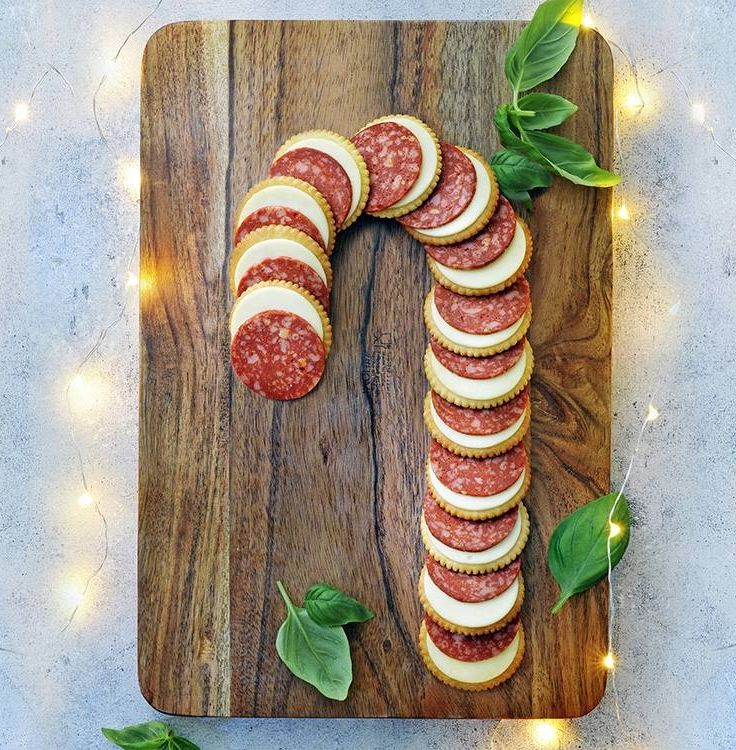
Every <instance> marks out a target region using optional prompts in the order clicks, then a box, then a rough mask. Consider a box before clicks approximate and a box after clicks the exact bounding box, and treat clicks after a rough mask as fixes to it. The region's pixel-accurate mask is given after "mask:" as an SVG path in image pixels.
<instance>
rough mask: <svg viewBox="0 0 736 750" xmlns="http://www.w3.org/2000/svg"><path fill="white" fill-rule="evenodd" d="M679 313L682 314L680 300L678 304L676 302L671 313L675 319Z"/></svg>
mask: <svg viewBox="0 0 736 750" xmlns="http://www.w3.org/2000/svg"><path fill="white" fill-rule="evenodd" d="M679 312H680V301H679V300H678V301H677V302H675V304H674V305H672V307H670V309H669V313H670V315H671V316H672V317H673V318H674V317H675V315H677V314H678V313H679Z"/></svg>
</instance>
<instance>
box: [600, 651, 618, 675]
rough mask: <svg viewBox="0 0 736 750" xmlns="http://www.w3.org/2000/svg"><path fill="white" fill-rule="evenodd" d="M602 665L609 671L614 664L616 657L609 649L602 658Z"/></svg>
mask: <svg viewBox="0 0 736 750" xmlns="http://www.w3.org/2000/svg"><path fill="white" fill-rule="evenodd" d="M602 662H603V666H604V667H605V668H606V669H607V670H608V671H609V672H610V671H611V670H612V669H613V668H614V667H615V666H616V657H615V656H614V655H613V654H612V653H611V652H610V651H609V652H608V653H607V654H606V655H605V656H604V657H603V659H602Z"/></svg>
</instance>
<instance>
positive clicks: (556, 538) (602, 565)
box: [547, 492, 631, 613]
mask: <svg viewBox="0 0 736 750" xmlns="http://www.w3.org/2000/svg"><path fill="white" fill-rule="evenodd" d="M617 497H618V502H616V498H617ZM614 504H615V508H614ZM612 508H614V510H613V514H612V515H611V509H612ZM609 515H610V516H611V521H613V522H614V523H616V524H617V525H618V526H619V527H620V529H621V533H619V534H617V535H616V536H614V537H611V567H612V568H613V567H615V566H616V565H618V563H619V561H620V560H621V558H622V557H623V555H624V552H626V547H627V546H628V544H629V526H630V523H631V520H630V518H629V505H628V502H627V501H626V498H625V497H624V496H623V495H621V496H619V495H618V493H616V492H612V493H611V494H609V495H603V496H602V497H599V498H597V499H596V500H591V501H590V502H589V503H587V504H585V505H583V507H582V508H578V510H576V511H575V512H574V513H572V514H570V515H569V516H568V517H567V518H564V519H563V520H562V521H560V523H559V524H558V526H557V528H556V529H555V530H554V532H553V534H552V538H551V539H550V540H549V547H548V548H547V565H548V566H549V569H550V572H551V573H552V575H553V576H554V577H555V580H556V581H557V583H558V584H559V585H560V597H559V599H558V600H557V601H556V602H555V605H554V606H553V607H552V612H553V613H557V612H559V611H560V609H562V607H563V605H564V604H565V602H566V601H567V600H568V599H569V598H570V597H571V596H573V595H574V594H579V593H580V592H582V591H586V590H587V589H589V588H590V587H591V586H592V585H593V584H594V583H597V582H598V581H600V580H601V578H603V577H604V576H605V575H607V573H608V551H607V546H608V537H609V534H610V526H609V522H608V518H609Z"/></svg>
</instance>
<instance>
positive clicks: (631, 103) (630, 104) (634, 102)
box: [624, 91, 644, 112]
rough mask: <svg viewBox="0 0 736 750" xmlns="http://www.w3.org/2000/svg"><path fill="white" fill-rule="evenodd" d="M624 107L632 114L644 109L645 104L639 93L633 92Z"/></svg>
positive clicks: (625, 100)
mask: <svg viewBox="0 0 736 750" xmlns="http://www.w3.org/2000/svg"><path fill="white" fill-rule="evenodd" d="M624 107H626V109H628V110H631V111H632V112H636V111H638V110H640V109H642V108H643V107H644V102H643V101H642V98H641V97H640V96H639V94H638V93H637V92H635V91H632V92H631V93H630V94H629V95H628V96H627V97H626V98H625V99H624Z"/></svg>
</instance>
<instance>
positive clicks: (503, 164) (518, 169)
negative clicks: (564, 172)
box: [491, 149, 552, 200]
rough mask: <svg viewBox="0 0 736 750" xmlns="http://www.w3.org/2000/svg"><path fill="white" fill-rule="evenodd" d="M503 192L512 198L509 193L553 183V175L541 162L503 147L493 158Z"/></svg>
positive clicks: (492, 164) (492, 163) (492, 162)
mask: <svg viewBox="0 0 736 750" xmlns="http://www.w3.org/2000/svg"><path fill="white" fill-rule="evenodd" d="M491 166H492V167H493V171H494V172H495V173H496V178H497V179H498V185H499V187H500V188H501V192H502V193H503V194H504V195H505V196H506V197H507V198H509V200H511V198H510V197H509V193H518V192H522V191H526V190H533V189H534V188H545V187H549V186H550V185H551V184H552V175H551V174H550V173H549V172H548V171H547V169H545V168H544V167H543V166H541V165H540V164H537V163H536V162H533V161H532V160H531V159H527V157H526V156H522V155H521V154H516V153H514V152H513V151H507V150H505V149H501V150H500V151H496V153H495V154H494V155H493V157H492V158H491Z"/></svg>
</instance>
